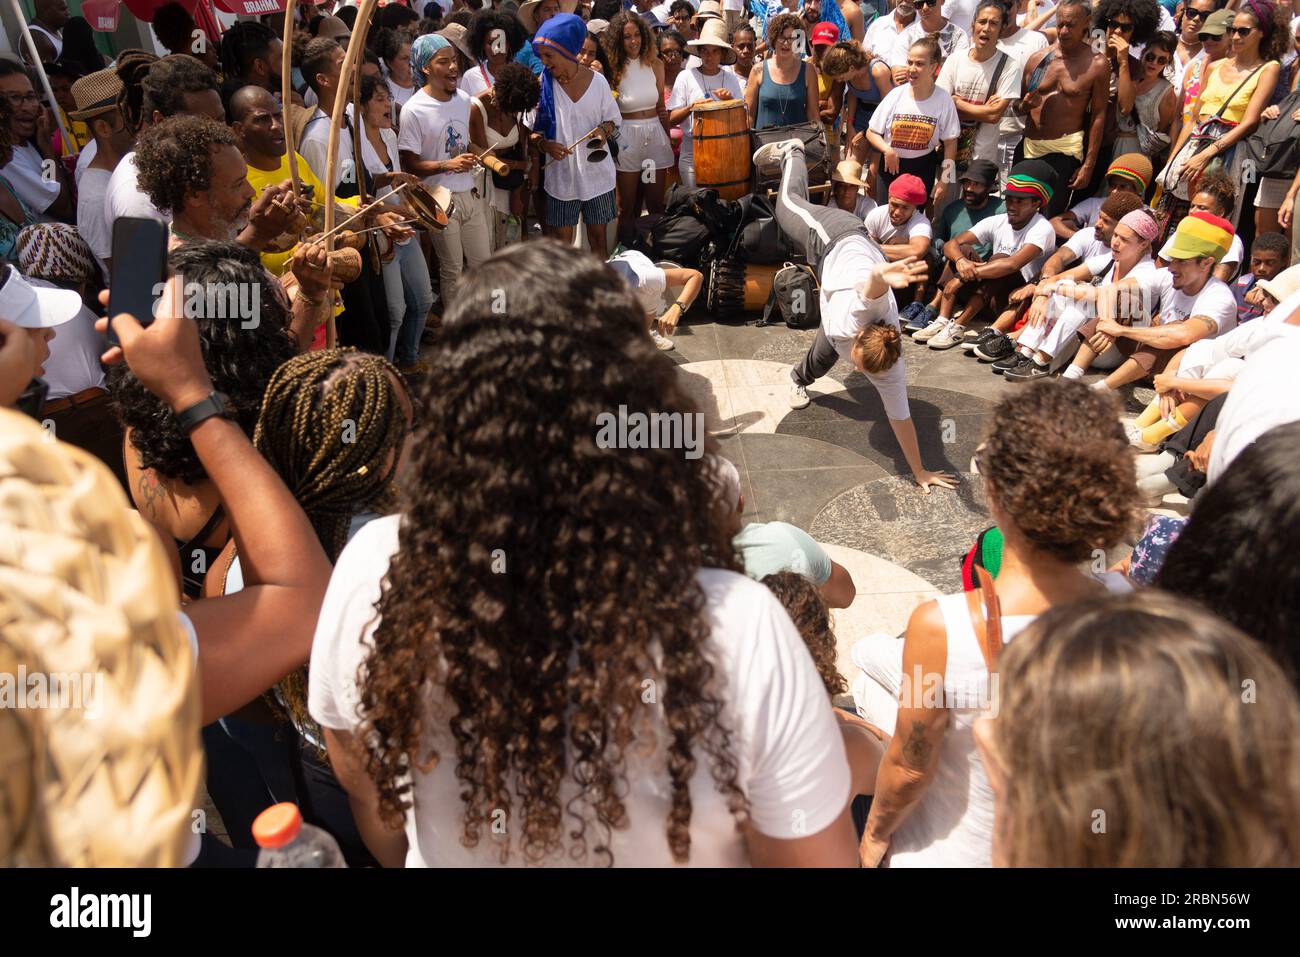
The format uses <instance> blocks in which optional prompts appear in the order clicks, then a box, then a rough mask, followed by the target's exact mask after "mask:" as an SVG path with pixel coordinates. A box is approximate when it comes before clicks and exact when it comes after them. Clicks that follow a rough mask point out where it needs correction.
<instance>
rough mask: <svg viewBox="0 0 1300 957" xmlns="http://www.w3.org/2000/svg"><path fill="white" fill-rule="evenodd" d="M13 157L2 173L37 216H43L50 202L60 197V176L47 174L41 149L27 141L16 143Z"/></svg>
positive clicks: (1, 170)
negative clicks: (47, 175)
mask: <svg viewBox="0 0 1300 957" xmlns="http://www.w3.org/2000/svg"><path fill="white" fill-rule="evenodd" d="M13 154H14V155H13V159H11V160H10V161H9V165H7V166H6V167H5V168H4V169H0V175H3V176H4V178H5V179H7V180H8V181H9V185H10V186H12V187H13V190H14V192H15V193H17V194H18V198H19V199H21V200H22V201H23V202H24V203H26V204H27V205H28V206H29V207H30V208H31V210H32V212H33V213H35V214H36V215H37V216H43V215H44V214H45V211H46V210H47V209H49V208H50V204H51V203H53V202H54V201H55V200H56V199H58V198H59V180H58V177H56V176H54V175H53V171H52V170H51V175H50V176H49V177H46V176H45V173H44V170H45V158H44V157H42V156H41V154H40V151H39V150H38V149H36V147H34V146H30V145H28V144H27V143H22V144H16V145H15V146H14V148H13Z"/></svg>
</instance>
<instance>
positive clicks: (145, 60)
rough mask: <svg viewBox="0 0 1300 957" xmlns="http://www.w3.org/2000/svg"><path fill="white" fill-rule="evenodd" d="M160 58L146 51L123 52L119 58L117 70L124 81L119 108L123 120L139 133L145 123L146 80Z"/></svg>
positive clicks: (118, 75) (119, 77)
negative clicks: (151, 68) (146, 76)
mask: <svg viewBox="0 0 1300 957" xmlns="http://www.w3.org/2000/svg"><path fill="white" fill-rule="evenodd" d="M157 61H158V57H157V56H155V55H154V54H152V53H146V52H145V51H144V50H123V51H122V52H121V53H120V54H119V55H118V58H117V64H116V67H115V69H116V70H117V78H118V79H119V80H121V81H122V95H121V98H120V99H119V100H118V106H119V107H120V108H121V110H122V118H123V119H124V120H126V122H127V125H128V126H130V127H131V129H132V130H134V131H136V132H139V130H140V127H141V126H142V125H143V123H144V78H145V75H146V74H147V73H148V72H149V67H151V66H153V65H154V63H156V62H157Z"/></svg>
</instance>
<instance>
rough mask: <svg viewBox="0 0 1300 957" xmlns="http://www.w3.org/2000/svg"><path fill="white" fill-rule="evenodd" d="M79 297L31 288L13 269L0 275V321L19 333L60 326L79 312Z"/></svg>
mask: <svg viewBox="0 0 1300 957" xmlns="http://www.w3.org/2000/svg"><path fill="white" fill-rule="evenodd" d="M81 306H82V302H81V296H80V295H79V294H78V293H75V292H72V291H71V290H68V289H47V288H43V287H39V286H33V285H31V284H30V283H29V282H28V281H27V280H26V279H24V278H23V276H22V273H20V272H19V271H18V270H17V269H15V268H14V267H13V266H7V267H6V268H5V271H4V273H3V274H0V319H7V320H8V321H10V322H12V323H13V324H14V325H16V326H19V327H20V328H23V329H49V328H51V327H53V326H61V325H63V323H65V322H67V321H68V320H69V319H71V318H72V317H73V316H75V315H76V314H77V313H79V312H80V311H81Z"/></svg>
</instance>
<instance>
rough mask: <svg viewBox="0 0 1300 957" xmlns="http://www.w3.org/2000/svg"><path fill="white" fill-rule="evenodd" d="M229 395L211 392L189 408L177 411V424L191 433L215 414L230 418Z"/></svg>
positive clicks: (187, 433) (187, 432)
mask: <svg viewBox="0 0 1300 957" xmlns="http://www.w3.org/2000/svg"><path fill="white" fill-rule="evenodd" d="M229 402H230V398H229V396H227V395H225V394H224V393H221V392H210V393H209V394H208V397H207V398H206V399H201V400H199V401H198V402H195V403H194V404H193V405H192V406H190V407H189V408H188V409H182V410H181V411H180V412H177V413H176V424H177V425H179V426H180V428H181V431H182V432H184V433H185V434H186V435H189V434H190V433H191V432H193V431H194V430H195V429H196V428H198V427H199V425H201V424H202V423H204V422H206V421H207V420H208V419H211V418H213V417H214V416H221V417H222V418H226V419H228V418H230V410H229V405H228V404H229Z"/></svg>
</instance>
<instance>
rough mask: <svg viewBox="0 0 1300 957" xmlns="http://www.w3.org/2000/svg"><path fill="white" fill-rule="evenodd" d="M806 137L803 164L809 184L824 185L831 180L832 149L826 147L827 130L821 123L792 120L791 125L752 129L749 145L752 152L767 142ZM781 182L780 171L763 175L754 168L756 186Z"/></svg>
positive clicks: (756, 187)
mask: <svg viewBox="0 0 1300 957" xmlns="http://www.w3.org/2000/svg"><path fill="white" fill-rule="evenodd" d="M791 139H795V140H803V152H804V163H805V165H806V166H807V167H808V185H809V187H813V186H821V185H824V184H825V183H829V182H830V179H831V158H830V151H829V150H828V149H827V148H826V131H825V130H824V129H823V128H822V125H821V124H820V123H793V124H791V125H790V126H770V127H768V128H767V129H762V130H750V131H749V145H750V146H751V147H752V149H753V152H757V151H758V148H759V147H760V146H766V145H767V144H768V143H780V142H781V141H783V140H791ZM780 184H781V173H780V171H779V170H778V171H776V172H775V173H768V174H763V173H761V172H759V171H758V170H755V171H754V186H755V189H776V188H777V187H778V186H779V185H780Z"/></svg>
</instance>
